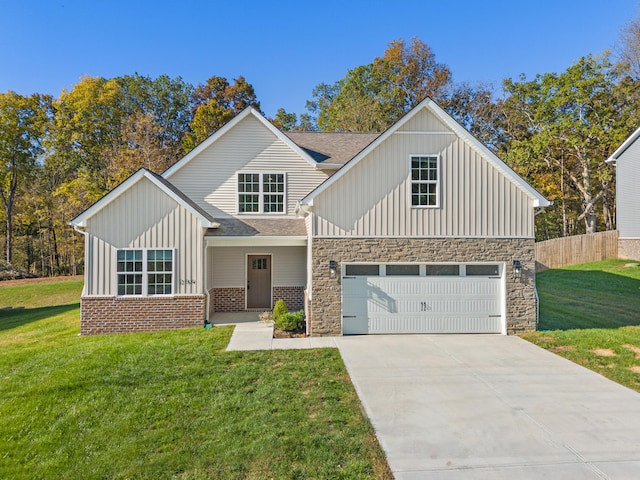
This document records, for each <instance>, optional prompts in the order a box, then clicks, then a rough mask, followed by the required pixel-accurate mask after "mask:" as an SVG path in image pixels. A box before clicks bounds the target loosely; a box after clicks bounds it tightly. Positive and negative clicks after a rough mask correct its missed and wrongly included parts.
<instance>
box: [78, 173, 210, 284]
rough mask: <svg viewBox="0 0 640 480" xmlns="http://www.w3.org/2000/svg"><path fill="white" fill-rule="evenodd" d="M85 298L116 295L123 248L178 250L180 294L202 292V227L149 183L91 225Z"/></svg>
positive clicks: (133, 190) (144, 182)
mask: <svg viewBox="0 0 640 480" xmlns="http://www.w3.org/2000/svg"><path fill="white" fill-rule="evenodd" d="M86 231H87V243H86V245H87V251H86V254H85V258H86V262H87V268H86V270H87V272H88V273H87V280H86V281H87V285H86V286H85V295H115V293H116V292H115V285H114V281H115V271H114V269H115V255H116V250H117V249H119V248H167V249H176V258H175V260H174V261H175V262H176V267H177V270H176V278H175V279H174V281H175V284H176V293H177V294H198V293H202V292H203V291H204V285H203V278H204V270H203V268H204V266H203V262H202V251H203V246H204V235H203V231H202V228H201V224H200V221H199V220H198V219H197V218H196V217H194V216H193V214H191V213H190V212H189V211H187V210H186V209H185V208H184V207H182V206H180V205H179V204H178V203H177V202H176V201H175V200H173V199H172V198H170V197H168V196H167V195H166V194H165V193H164V192H163V191H162V190H160V189H159V188H158V187H156V186H155V185H154V184H152V183H151V182H150V181H149V180H147V179H146V178H143V179H142V180H140V181H139V182H138V183H137V184H135V185H134V186H133V187H131V188H130V189H129V190H127V191H126V192H124V193H123V194H122V195H120V196H119V197H118V198H117V199H115V200H114V201H113V202H111V203H110V204H109V205H107V206H106V207H105V208H103V209H102V210H101V211H100V212H99V213H98V214H97V215H95V216H93V217H91V218H90V219H89V220H88V221H87V228H86Z"/></svg>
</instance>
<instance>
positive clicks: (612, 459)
mask: <svg viewBox="0 0 640 480" xmlns="http://www.w3.org/2000/svg"><path fill="white" fill-rule="evenodd" d="M335 341H336V344H337V345H338V348H339V349H340V352H341V354H342V357H343V359H344V361H345V364H346V366H347V369H348V370H349V374H350V375H351V378H352V380H353V383H354V384H355V387H356V390H357V392H358V395H359V396H360V398H361V400H362V402H363V404H364V408H365V409H366V412H367V414H368V416H369V418H370V419H371V422H372V423H373V426H374V428H375V430H376V433H377V435H378V439H379V441H380V443H381V445H382V447H383V449H384V450H385V452H386V453H387V458H388V460H389V464H390V466H391V469H392V470H393V472H394V475H395V476H396V478H397V479H400V480H408V479H411V480H413V479H436V478H437V479H443V480H449V479H492V480H493V479H502V478H505V479H534V478H535V479H538V478H550V479H562V480H564V479H603V478H610V479H638V478H640V394H638V393H636V392H634V391H632V390H629V389H627V388H625V387H622V386H620V385H618V384H616V383H614V382H611V381H609V380H607V379H605V378H604V377H602V376H600V375H597V374H595V373H593V372H591V371H589V370H587V369H584V368H582V367H580V366H578V365H575V364H573V363H572V362H569V361H568V360H564V359H562V358H561V357H558V356H556V355H554V354H552V353H549V352H547V351H545V350H543V349H540V348H538V347H536V346H534V345H531V344H529V343H528V342H526V341H524V340H521V339H520V338H517V337H506V336H501V335H402V336H400V335H398V336H391V335H385V336H358V337H340V338H336V339H335Z"/></svg>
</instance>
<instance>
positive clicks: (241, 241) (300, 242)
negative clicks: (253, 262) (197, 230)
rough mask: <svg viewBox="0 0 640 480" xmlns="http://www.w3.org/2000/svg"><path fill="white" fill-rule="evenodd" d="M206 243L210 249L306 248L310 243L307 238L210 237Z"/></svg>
mask: <svg viewBox="0 0 640 480" xmlns="http://www.w3.org/2000/svg"><path fill="white" fill-rule="evenodd" d="M205 241H206V243H207V246H210V247H304V246H306V245H307V243H308V239H307V237H306V236H277V237H276V236H273V237H271V236H263V237H247V236H215V237H211V236H209V237H205Z"/></svg>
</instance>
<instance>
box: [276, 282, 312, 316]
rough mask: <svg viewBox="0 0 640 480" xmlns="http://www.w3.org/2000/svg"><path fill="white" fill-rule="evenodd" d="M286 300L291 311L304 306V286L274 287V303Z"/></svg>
mask: <svg viewBox="0 0 640 480" xmlns="http://www.w3.org/2000/svg"><path fill="white" fill-rule="evenodd" d="M280 299H282V300H284V303H286V304H287V309H288V310H289V311H290V312H294V311H296V310H302V309H303V308H304V287H273V304H274V305H275V303H276V302H277V301H278V300H280Z"/></svg>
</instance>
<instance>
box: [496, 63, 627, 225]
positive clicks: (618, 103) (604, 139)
mask: <svg viewBox="0 0 640 480" xmlns="http://www.w3.org/2000/svg"><path fill="white" fill-rule="evenodd" d="M625 85H627V86H626V87H625ZM628 85H629V84H626V83H625V82H620V78H619V74H618V70H617V69H616V68H615V67H614V66H613V65H612V64H611V62H610V61H609V58H608V56H606V55H605V56H602V57H593V56H587V57H583V58H581V59H580V60H579V61H578V62H577V63H576V64H575V65H572V66H571V67H569V68H568V69H567V70H566V71H565V72H562V73H560V74H555V73H548V74H544V75H538V76H536V78H535V79H534V80H532V81H526V80H525V79H524V78H521V79H520V80H519V81H514V80H511V79H507V80H505V82H504V87H505V90H506V92H507V93H508V97H507V98H506V99H505V100H504V101H503V103H502V105H501V108H502V110H503V112H504V115H505V123H504V126H505V132H506V133H507V135H508V136H509V139H508V142H507V144H506V147H507V148H506V149H505V151H504V157H505V159H506V160H507V161H508V162H509V163H510V164H511V165H512V166H513V167H514V168H515V169H516V170H517V171H518V172H519V173H521V174H522V175H524V176H525V177H526V178H528V179H529V180H530V181H531V182H532V183H533V184H534V186H536V187H537V188H538V189H539V190H541V191H542V192H543V193H545V194H547V195H548V196H550V197H551V199H552V200H556V204H557V206H556V208H564V209H566V210H565V211H563V212H562V215H560V216H561V217H562V219H563V220H562V221H563V225H564V227H563V233H564V234H566V233H567V230H568V228H567V222H568V220H567V217H568V216H571V212H570V211H571V210H573V211H574V212H575V219H576V220H577V221H582V222H584V230H583V231H584V232H586V233H593V232H596V231H597V230H598V210H597V207H598V205H599V204H602V202H603V199H607V201H608V204H609V205H610V204H611V202H610V199H609V197H610V196H611V190H612V188H613V182H612V178H613V170H612V167H611V166H610V165H608V164H606V163H605V160H606V159H607V158H608V157H609V155H610V154H611V153H612V152H613V150H614V149H615V148H616V147H617V146H618V145H620V143H621V142H622V140H623V139H624V138H625V136H626V135H628V133H629V125H630V120H631V119H632V118H633V117H634V116H635V114H636V112H637V105H634V104H633V97H634V96H633V95H629V94H628V93H629V92H628V91H627V92H626V93H625V91H624V89H625V88H628ZM549 210H550V212H553V209H549ZM608 215H609V216H611V215H610V212H608ZM606 216H607V214H606V213H605V217H606ZM556 217H558V215H557V214H556ZM601 218H602V217H601ZM576 233H577V232H576Z"/></svg>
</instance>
